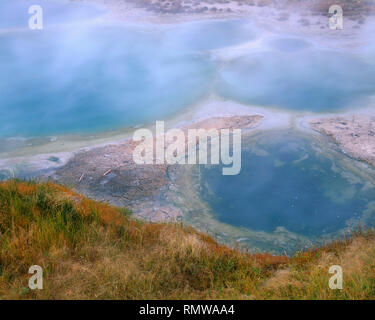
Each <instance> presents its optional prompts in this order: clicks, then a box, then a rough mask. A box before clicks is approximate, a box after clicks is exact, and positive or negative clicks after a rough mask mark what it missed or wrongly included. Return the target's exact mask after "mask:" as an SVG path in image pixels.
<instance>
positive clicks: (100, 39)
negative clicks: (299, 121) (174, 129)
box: [0, 0, 255, 137]
mask: <svg viewBox="0 0 375 320" xmlns="http://www.w3.org/2000/svg"><path fill="white" fill-rule="evenodd" d="M42 2H43V1H42ZM28 5H29V3H28V2H25V1H21V0H18V1H17V0H16V1H15V2H14V3H13V4H9V3H8V4H3V3H2V4H1V7H0V11H1V12H4V11H2V10H5V9H7V10H9V11H8V16H7V17H5V16H4V13H3V14H2V18H4V20H3V26H5V27H14V26H17V27H26V26H27V23H26V22H27V20H28V19H27V8H28ZM41 5H42V7H43V9H44V16H45V17H46V19H45V26H44V30H43V31H38V32H35V31H29V30H27V29H26V30H25V31H17V32H8V33H7V32H3V33H0V43H1V47H0V88H1V95H0V112H1V123H2V125H1V127H0V137H14V136H22V137H29V136H43V135H51V134H64V133H86V132H99V131H104V130H113V129H117V128H122V127H126V126H133V125H144V124H145V123H151V122H153V121H155V120H163V119H165V118H167V117H169V116H171V115H173V114H175V113H177V112H178V111H179V110H182V109H184V108H186V107H187V106H190V105H192V104H194V103H196V102H198V101H199V100H201V99H202V98H203V97H204V96H206V95H207V94H208V93H209V92H210V91H211V89H212V84H213V79H214V76H215V64H214V62H213V61H212V59H211V57H210V55H209V54H208V53H207V50H209V49H214V48H219V47H222V46H226V45H232V44H236V43H240V42H241V41H247V40H251V39H253V38H254V37H255V32H254V31H253V28H252V27H251V26H250V25H249V23H248V22H243V21H239V20H233V21H214V22H210V23H208V22H200V23H186V24H181V25H180V26H179V27H176V28H171V27H168V26H167V27H159V28H156V27H155V26H153V25H143V26H131V25H123V26H116V27H115V26H103V25H102V26H100V25H95V24H73V25H69V24H67V23H68V22H77V19H78V18H80V19H81V20H83V21H87V20H88V19H89V18H93V17H96V16H100V15H101V14H102V11H101V10H100V9H98V8H97V7H91V6H88V7H87V8H88V9H87V8H86V7H85V6H84V5H80V6H78V7H73V6H72V3H70V2H69V1H57V2H54V1H53V2H52V1H49V2H46V1H44V2H43V3H41ZM25 13H26V18H25ZM5 18H6V19H5ZM47 18H48V19H47ZM25 21H26V22H25ZM21 22H22V23H21ZM23 22H25V23H26V25H24V24H23ZM50 24H51V25H52V24H53V25H54V26H53V27H52V28H51V27H49V25H50ZM233 33H235V34H236V36H234V37H233V36H232V34H233ZM219 34H221V37H217V36H218V35H219ZM213 36H215V37H214V38H213Z"/></svg>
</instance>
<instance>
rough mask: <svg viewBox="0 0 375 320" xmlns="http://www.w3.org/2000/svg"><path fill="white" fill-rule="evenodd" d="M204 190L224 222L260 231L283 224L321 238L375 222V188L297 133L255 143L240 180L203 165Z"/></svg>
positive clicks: (247, 151)
mask: <svg viewBox="0 0 375 320" xmlns="http://www.w3.org/2000/svg"><path fill="white" fill-rule="evenodd" d="M201 188H202V189H201V190H202V193H201V194H202V198H203V200H204V201H206V202H207V203H208V204H209V206H210V207H211V209H212V211H213V212H214V214H215V216H216V218H217V219H218V220H219V221H221V222H224V223H228V224H231V225H234V226H237V227H245V228H248V229H251V230H255V231H265V232H273V231H275V230H276V228H277V227H280V226H281V227H284V228H286V229H287V230H288V231H290V232H293V233H297V234H300V235H303V236H307V237H319V236H322V235H326V234H333V233H335V232H337V231H338V230H341V229H343V228H346V227H349V226H351V227H357V226H358V224H359V223H362V225H363V224H364V225H373V223H374V222H375V219H374V212H373V209H368V208H369V207H368V206H369V205H370V204H371V202H372V201H374V199H375V189H374V185H372V184H370V183H369V182H368V181H364V180H363V179H362V178H360V177H359V176H357V175H355V174H354V173H351V172H350V171H348V170H347V169H345V168H343V167H342V166H341V164H340V161H339V160H338V159H337V158H336V157H335V158H331V157H329V156H325V155H323V153H322V152H321V150H318V149H316V146H314V144H313V143H312V142H311V141H309V140H307V139H305V138H303V137H298V136H297V135H296V134H295V133H294V134H293V133H287V132H278V133H273V134H264V135H262V136H260V137H258V138H257V139H256V141H252V142H251V143H249V146H248V147H246V148H245V150H243V153H242V170H241V173H240V174H239V175H237V176H223V175H222V174H221V168H219V167H218V166H212V167H211V166H209V167H204V166H202V168H201ZM370 207H371V206H370ZM366 209H367V211H366ZM369 210H370V211H371V210H372V211H371V212H369Z"/></svg>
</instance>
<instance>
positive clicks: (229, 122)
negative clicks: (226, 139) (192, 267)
mask: <svg viewBox="0 0 375 320" xmlns="http://www.w3.org/2000/svg"><path fill="white" fill-rule="evenodd" d="M262 118H263V117H262V116H260V115H251V116H232V117H216V118H210V119H205V120H200V121H196V122H194V123H191V124H189V125H184V126H181V127H180V129H182V130H183V131H184V132H186V131H187V130H188V129H205V130H209V129H217V130H221V129H230V130H233V129H252V128H255V127H256V126H257V125H258V124H259V123H260V122H261V120H262ZM153 143H155V141H154V142H153ZM138 144H139V142H135V141H133V140H132V139H129V140H126V141H124V142H122V143H117V144H108V145H106V146H101V147H97V148H92V149H90V150H82V151H79V152H77V153H76V154H75V155H74V156H73V157H72V158H71V159H70V160H69V161H68V162H67V163H66V164H65V165H63V166H61V167H60V168H58V169H57V170H56V171H55V172H54V173H53V174H50V175H48V177H47V178H51V179H54V180H55V181H57V182H60V183H63V184H66V185H70V186H74V187H75V188H76V189H77V190H78V191H79V192H82V193H83V194H85V195H87V196H90V197H93V198H95V199H100V200H104V201H109V202H110V203H112V204H115V205H118V206H127V207H129V208H131V209H132V210H133V211H134V212H135V213H136V214H137V215H138V216H140V217H142V218H144V219H146V220H150V221H163V220H176V219H177V218H178V217H181V216H182V213H181V211H180V210H179V209H178V208H176V207H174V206H173V205H171V204H170V203H169V201H168V199H166V198H165V197H164V193H165V191H166V190H168V189H169V188H170V184H171V183H172V182H171V180H170V179H169V175H170V172H171V171H173V170H176V168H177V167H178V166H180V165H168V164H145V165H139V164H136V163H135V162H134V160H133V152H134V149H135V147H136V146H137V145H138ZM167 147H168V144H166V145H165V148H167ZM154 163H155V162H154Z"/></svg>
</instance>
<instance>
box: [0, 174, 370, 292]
mask: <svg viewBox="0 0 375 320" xmlns="http://www.w3.org/2000/svg"><path fill="white" fill-rule="evenodd" d="M34 264H37V265H40V266H42V268H43V270H44V289H43V290H34V291H33V290H29V289H28V287H27V284H28V278H29V275H28V268H29V267H30V266H31V265H34ZM333 264H338V265H341V266H342V267H343V270H344V289H343V290H330V289H329V288H328V279H329V277H330V275H329V274H328V269H329V267H330V266H331V265H333ZM374 280H375V237H374V235H373V233H371V232H370V233H361V234H358V235H356V236H355V237H354V238H353V239H351V240H347V241H345V242H336V243H333V244H331V245H330V246H327V247H324V248H321V249H315V250H312V251H308V252H305V253H299V254H297V255H296V256H294V257H292V258H287V257H285V256H273V255H269V254H257V255H249V254H244V253H241V252H239V251H236V250H232V249H229V248H227V247H225V246H222V245H219V244H217V243H216V242H215V241H214V240H213V239H212V238H210V237H208V236H206V235H204V234H201V233H198V232H197V231H195V230H194V229H192V228H190V227H186V226H184V225H181V224H149V223H145V222H141V221H137V220H135V219H133V218H131V216H130V215H129V213H128V212H127V211H126V210H121V209H119V208H115V207H111V206H109V205H107V204H104V203H98V202H95V201H93V200H89V199H87V198H85V197H83V196H81V195H78V194H76V193H74V192H72V191H71V190H69V189H67V188H64V187H62V186H59V185H55V184H49V183H47V184H36V183H31V182H30V183H25V182H19V181H10V182H6V183H1V184H0V298H2V299H212V298H218V299H221V298H226V299H228V298H231V299H270V298H272V299H353V298H358V299H372V298H374V296H375V292H374Z"/></svg>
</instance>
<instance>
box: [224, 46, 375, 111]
mask: <svg viewBox="0 0 375 320" xmlns="http://www.w3.org/2000/svg"><path fill="white" fill-rule="evenodd" d="M281 40H282V41H281ZM281 40H280V41H281V42H280V41H277V40H274V43H273V45H274V46H275V49H276V51H264V52H256V53H250V54H248V55H245V56H243V57H241V58H239V59H237V60H234V61H231V62H228V63H226V64H225V65H224V66H223V67H222V68H221V70H220V75H219V81H218V83H217V91H218V92H219V94H221V95H222V96H224V97H225V98H228V99H234V100H238V101H241V102H243V103H249V104H257V105H262V106H270V107H277V108H287V109H292V110H302V111H313V112H326V111H336V110H341V109H345V108H348V107H354V106H361V105H364V103H366V98H367V97H369V96H371V95H373V94H374V93H375V65H374V64H370V63H367V62H365V61H363V60H362V59H361V58H360V57H358V56H356V55H352V54H346V53H340V52H334V51H322V50H317V49H311V50H303V49H304V48H308V45H307V44H306V43H304V42H299V41H297V40H290V41H288V40H285V39H281Z"/></svg>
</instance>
